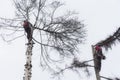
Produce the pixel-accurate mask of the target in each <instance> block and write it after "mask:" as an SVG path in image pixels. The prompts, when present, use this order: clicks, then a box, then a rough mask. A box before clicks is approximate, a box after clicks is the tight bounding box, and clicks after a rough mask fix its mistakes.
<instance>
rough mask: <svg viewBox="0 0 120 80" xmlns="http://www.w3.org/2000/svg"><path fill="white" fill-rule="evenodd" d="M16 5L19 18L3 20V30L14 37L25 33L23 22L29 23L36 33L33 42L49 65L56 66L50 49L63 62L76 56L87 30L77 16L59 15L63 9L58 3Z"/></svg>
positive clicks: (23, 0) (20, 0)
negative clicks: (9, 31) (14, 34)
mask: <svg viewBox="0 0 120 80" xmlns="http://www.w3.org/2000/svg"><path fill="white" fill-rule="evenodd" d="M13 1H14V4H15V8H16V17H15V18H13V19H4V18H0V26H1V28H6V29H9V30H12V31H14V32H13V33H15V32H19V31H20V32H21V31H23V28H22V22H23V20H28V21H29V22H30V23H31V24H32V25H33V26H32V27H33V29H34V31H33V41H34V42H35V43H36V44H38V45H40V47H41V48H40V51H41V60H42V61H43V62H44V63H45V64H46V65H48V64H49V63H50V62H56V60H54V59H53V58H51V57H50V54H49V52H48V51H50V50H51V49H54V50H55V52H56V54H57V53H58V54H59V55H60V56H62V59H63V58H64V57H68V56H70V55H72V56H74V55H75V51H76V50H77V45H78V44H80V43H82V42H83V41H84V40H85V39H84V37H85V29H84V24H82V23H81V21H79V19H78V18H77V16H76V14H75V13H74V12H70V11H69V12H67V13H65V14H62V13H60V14H58V12H59V11H60V10H61V7H62V6H63V4H62V3H61V2H59V1H52V0H13ZM59 9H60V10H59ZM63 11H64V10H63ZM21 33H22V32H21ZM22 35H24V34H22ZM22 35H21V36H22ZM16 38H18V36H17V37H16ZM16 38H14V39H16ZM53 53H54V52H53ZM48 66H49V65H48Z"/></svg>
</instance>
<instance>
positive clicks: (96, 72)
mask: <svg viewBox="0 0 120 80" xmlns="http://www.w3.org/2000/svg"><path fill="white" fill-rule="evenodd" d="M92 53H93V60H94V70H95V75H96V80H101V79H100V75H99V72H98V70H96V68H95V67H96V61H95V56H94V54H95V49H94V46H93V45H92Z"/></svg>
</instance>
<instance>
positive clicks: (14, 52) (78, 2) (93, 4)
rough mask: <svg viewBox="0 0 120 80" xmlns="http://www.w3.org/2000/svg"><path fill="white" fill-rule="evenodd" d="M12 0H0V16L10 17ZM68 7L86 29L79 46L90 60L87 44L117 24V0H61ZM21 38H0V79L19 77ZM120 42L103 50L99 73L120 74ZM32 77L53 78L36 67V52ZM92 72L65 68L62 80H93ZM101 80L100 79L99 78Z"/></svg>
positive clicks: (34, 79)
mask: <svg viewBox="0 0 120 80" xmlns="http://www.w3.org/2000/svg"><path fill="white" fill-rule="evenodd" d="M11 1H12V0H0V17H5V18H12V17H13V15H14V8H13V4H12V2H11ZM64 2H65V4H66V7H67V8H68V10H75V11H76V12H79V16H78V17H79V18H80V19H81V20H84V24H85V25H86V29H87V40H86V43H85V45H82V46H80V51H81V53H80V54H81V56H80V58H81V59H82V60H89V59H92V51H91V45H94V44H95V43H96V42H98V41H100V40H104V39H105V38H106V37H108V36H109V35H110V34H112V33H113V32H114V31H116V29H118V27H119V26H120V0H64ZM26 42H27V40H26V38H25V37H22V38H20V39H17V40H15V41H14V42H12V43H5V42H4V41H2V39H1V38H0V75H1V76H0V80H8V79H10V80H21V79H22V78H23V74H24V64H25V50H26V46H25V43H26ZM119 48H120V44H119V43H118V45H116V46H114V47H113V49H112V50H109V51H108V52H106V51H104V54H105V55H106V57H107V59H106V60H105V61H103V65H102V70H101V75H102V76H106V77H116V76H119V77H120V64H119V60H120V49H119ZM33 65H34V66H33V69H32V71H33V73H32V80H41V79H42V80H53V79H51V78H50V77H51V76H50V74H49V73H47V72H46V71H42V69H41V68H40V67H39V56H38V54H34V55H33ZM90 71H91V73H92V75H91V77H90V78H85V74H83V73H81V77H78V75H76V73H74V72H72V71H70V70H67V71H66V72H65V74H64V77H62V78H61V79H62V80H95V75H94V71H93V69H92V68H91V69H90ZM102 80H104V79H102Z"/></svg>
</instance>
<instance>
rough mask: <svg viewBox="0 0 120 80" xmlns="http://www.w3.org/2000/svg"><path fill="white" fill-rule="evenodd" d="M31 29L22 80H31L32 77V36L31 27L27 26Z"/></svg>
mask: <svg viewBox="0 0 120 80" xmlns="http://www.w3.org/2000/svg"><path fill="white" fill-rule="evenodd" d="M29 26H30V27H31V38H30V39H29V40H28V43H27V50H26V54H25V55H26V64H25V69H24V71H25V74H24V77H23V80H31V76H32V72H31V71H32V49H33V44H34V43H33V41H32V35H33V28H32V25H29Z"/></svg>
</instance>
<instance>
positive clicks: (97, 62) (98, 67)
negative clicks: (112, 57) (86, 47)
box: [94, 45, 105, 72]
mask: <svg viewBox="0 0 120 80" xmlns="http://www.w3.org/2000/svg"><path fill="white" fill-rule="evenodd" d="M94 58H95V68H96V70H97V71H98V72H100V70H101V60H102V59H105V56H104V55H103V53H102V48H101V47H100V45H96V46H95V54H94Z"/></svg>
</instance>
